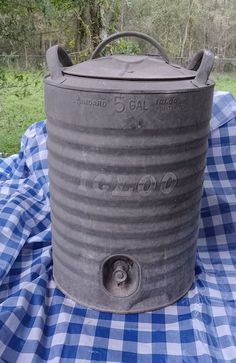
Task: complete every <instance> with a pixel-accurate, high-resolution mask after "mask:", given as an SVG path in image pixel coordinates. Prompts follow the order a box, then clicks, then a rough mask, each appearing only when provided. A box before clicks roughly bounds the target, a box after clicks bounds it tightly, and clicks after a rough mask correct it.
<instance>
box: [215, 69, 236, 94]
mask: <svg viewBox="0 0 236 363" xmlns="http://www.w3.org/2000/svg"><path fill="white" fill-rule="evenodd" d="M211 78H212V79H213V80H214V81H215V83H216V86H215V90H216V91H228V92H231V93H232V94H233V95H234V97H235V98H236V73H225V74H219V73H218V74H217V73H213V75H212V76H211Z"/></svg>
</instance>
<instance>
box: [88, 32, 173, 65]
mask: <svg viewBox="0 0 236 363" xmlns="http://www.w3.org/2000/svg"><path fill="white" fill-rule="evenodd" d="M122 37H136V38H140V39H143V40H146V41H147V42H148V43H150V44H152V45H153V46H154V47H155V48H156V49H157V50H158V51H159V53H160V55H161V56H162V58H163V59H164V60H165V62H166V63H170V61H169V58H168V56H167V54H166V52H165V50H164V49H163V48H162V46H161V45H160V43H158V42H157V41H156V40H155V39H154V38H152V37H150V36H149V35H146V34H143V33H139V32H131V31H126V32H119V33H115V34H112V35H110V36H109V37H108V38H106V39H105V40H103V41H102V42H101V43H100V44H99V45H98V46H97V48H96V49H95V50H94V52H93V54H92V56H91V59H95V58H98V57H99V53H100V52H101V51H102V50H103V49H104V48H105V46H106V45H107V44H108V43H110V42H112V41H113V40H116V39H118V38H122Z"/></svg>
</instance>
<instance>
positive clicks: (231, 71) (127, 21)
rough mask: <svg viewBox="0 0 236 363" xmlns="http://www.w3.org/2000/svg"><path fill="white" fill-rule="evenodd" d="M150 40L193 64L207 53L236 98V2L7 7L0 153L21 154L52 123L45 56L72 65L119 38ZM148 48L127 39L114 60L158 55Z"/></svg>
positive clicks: (1, 16)
mask: <svg viewBox="0 0 236 363" xmlns="http://www.w3.org/2000/svg"><path fill="white" fill-rule="evenodd" d="M123 30H136V31H142V32H145V33H147V34H149V35H151V36H153V37H154V38H156V39H157V40H159V41H160V43H161V44H162V45H163V46H164V47H165V48H166V50H167V53H168V54H169V56H170V57H171V58H172V60H174V61H175V62H178V63H182V64H186V63H187V62H188V60H189V59H190V58H191V57H192V56H193V54H194V53H196V52H197V51H198V50H200V49H202V48H209V49H211V50H212V51H213V52H214V53H215V54H216V56H217V58H216V68H215V74H213V78H214V79H215V80H216V81H217V89H220V90H226V91H231V92H232V93H233V94H234V95H235V96H236V1H235V0H174V1H173V0H11V1H9V0H1V2H0V153H3V154H11V153H15V152H17V151H18V149H19V140H20V136H21V135H22V133H23V132H24V131H25V129H26V128H27V127H28V126H29V125H30V124H31V123H33V122H36V121H38V120H40V119H43V118H44V117H45V114H44V106H43V77H44V75H45V73H46V64H45V53H46V50H47V49H48V48H49V47H50V46H52V45H54V44H60V45H61V46H63V47H64V48H65V49H66V50H67V51H68V52H69V53H70V55H71V57H72V59H73V62H78V61H83V60H85V59H87V58H89V56H90V54H91V52H92V51H93V49H94V48H95V47H96V45H97V44H98V43H99V42H100V41H101V40H102V39H104V38H105V37H107V36H108V35H109V34H111V33H114V32H116V31H123ZM152 51H153V49H152V48H151V47H150V49H149V47H147V44H146V43H144V42H142V41H139V40H135V39H132V40H131V38H125V39H124V38H123V39H121V40H118V41H116V42H114V43H112V44H111V45H109V46H108V47H107V52H110V53H118V52H119V53H140V52H141V53H143V52H144V53H147V52H149V53H151V52H152Z"/></svg>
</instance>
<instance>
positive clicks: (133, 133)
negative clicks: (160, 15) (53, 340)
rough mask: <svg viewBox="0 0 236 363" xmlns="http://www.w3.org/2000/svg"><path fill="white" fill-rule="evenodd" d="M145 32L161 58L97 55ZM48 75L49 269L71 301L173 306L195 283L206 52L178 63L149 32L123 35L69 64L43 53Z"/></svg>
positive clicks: (124, 307) (207, 99)
mask: <svg viewBox="0 0 236 363" xmlns="http://www.w3.org/2000/svg"><path fill="white" fill-rule="evenodd" d="M123 36H136V37H139V38H142V39H144V40H146V41H148V42H149V43H151V44H152V45H154V46H155V47H156V48H157V50H158V51H159V54H158V55H155V56H149V55H130V56H127V55H112V56H106V57H100V58H99V54H100V52H101V51H102V49H103V48H104V47H105V45H106V44H108V43H109V42H110V41H112V40H114V39H117V38H120V37H123ZM47 62H48V67H49V72H50V75H49V76H48V77H46V79H45V103H46V113H47V129H48V161H49V180H50V193H51V209H52V235H53V241H52V242H53V261H54V266H53V271H54V278H55V281H56V283H57V285H58V287H59V288H60V289H61V290H62V291H63V292H64V293H65V294H66V295H68V296H70V297H71V298H72V299H74V300H75V301H77V302H79V303H81V304H83V305H86V306H89V307H92V308H96V309H99V310H105V311H111V312H141V311H147V310H153V309H157V308H160V307H163V306H166V305H169V304H172V303H173V302H175V301H176V300H178V299H179V298H180V297H182V296H183V295H184V294H186V292H187V291H188V290H189V288H190V287H191V285H192V282H193V279H194V266H195V252H196V239H197V233H198V220H199V209H200V200H201V195H202V184H203V178H204V167H205V156H206V151H207V138H208V130H209V120H210V117H211V107H212V97H213V88H214V82H212V81H210V80H208V76H209V74H210V72H211V69H212V66H213V62H214V56H213V54H212V53H211V52H210V51H208V50H203V51H200V52H199V53H198V54H197V55H196V56H195V57H194V59H193V60H192V62H191V63H190V65H189V67H188V68H187V69H185V68H182V67H180V66H178V65H175V64H172V63H171V62H170V61H169V59H168V57H167V55H166V53H165V51H164V50H163V48H162V47H161V46H160V44H159V43H158V42H157V41H155V40H154V39H153V38H150V37H149V36H147V35H144V34H141V33H136V32H123V33H118V34H115V35H112V36H110V37H109V38H107V39H106V40H105V41H104V42H102V43H101V44H100V45H99V46H98V48H97V49H96V50H95V52H94V53H93V55H92V57H91V59H90V60H88V61H86V62H83V63H81V64H76V65H72V63H71V60H70V58H69V56H68V55H67V54H66V53H65V51H64V50H63V49H62V48H60V47H58V46H54V47H52V48H50V49H49V50H48V52H47Z"/></svg>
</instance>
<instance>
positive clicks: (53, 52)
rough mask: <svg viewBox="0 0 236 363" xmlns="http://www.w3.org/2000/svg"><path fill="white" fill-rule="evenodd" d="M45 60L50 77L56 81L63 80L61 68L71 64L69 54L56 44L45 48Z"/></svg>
mask: <svg viewBox="0 0 236 363" xmlns="http://www.w3.org/2000/svg"><path fill="white" fill-rule="evenodd" d="M46 60H47V65H48V70H49V74H50V77H51V79H53V80H54V81H55V82H57V83H61V82H63V80H64V79H65V78H64V75H63V68H64V67H69V66H72V61H71V59H70V56H69V55H68V54H67V53H66V51H65V50H64V49H63V48H61V47H59V46H58V45H54V46H53V47H51V48H49V49H48V50H47V53H46Z"/></svg>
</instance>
